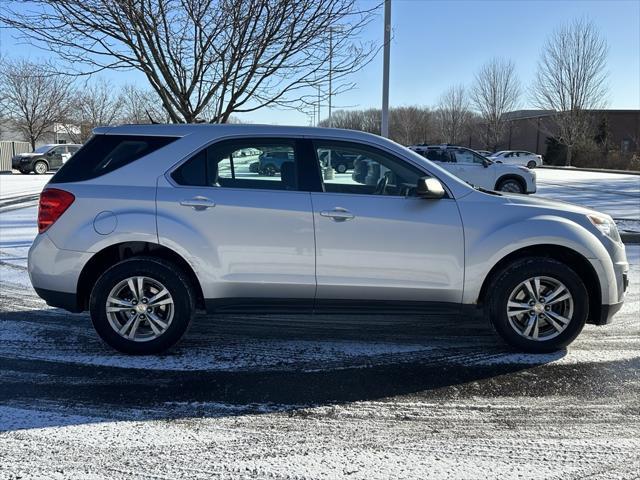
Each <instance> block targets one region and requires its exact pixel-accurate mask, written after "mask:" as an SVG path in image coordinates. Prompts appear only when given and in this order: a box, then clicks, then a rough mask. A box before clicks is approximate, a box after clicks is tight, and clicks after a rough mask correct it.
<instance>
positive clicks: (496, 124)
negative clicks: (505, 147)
mask: <svg viewBox="0 0 640 480" xmlns="http://www.w3.org/2000/svg"><path fill="white" fill-rule="evenodd" d="M470 94H471V101H472V102H473V105H474V106H475V108H476V110H477V111H478V112H479V113H480V116H481V117H482V120H483V122H484V123H485V126H486V129H485V131H484V135H483V136H484V144H485V148H488V149H492V150H493V151H496V150H497V149H498V145H499V144H500V143H501V141H502V138H503V136H504V133H505V127H506V119H505V116H504V115H505V113H507V112H510V111H513V110H515V108H516V107H517V105H518V100H519V98H520V81H519V80H518V77H517V75H516V72H515V65H514V63H513V62H512V61H509V60H502V59H499V58H494V59H492V60H490V61H489V62H487V63H485V64H484V65H483V66H482V67H481V68H480V70H479V71H478V72H477V73H476V75H475V79H474V83H473V86H472V88H471V92H470Z"/></svg>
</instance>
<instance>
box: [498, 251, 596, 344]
mask: <svg viewBox="0 0 640 480" xmlns="http://www.w3.org/2000/svg"><path fill="white" fill-rule="evenodd" d="M536 276H540V277H549V278H552V279H555V280H557V281H560V282H561V283H562V284H564V286H565V287H566V288H567V290H569V292H570V294H571V296H572V297H573V315H572V316H571V319H570V322H569V323H568V324H567V326H566V327H565V328H564V330H562V331H561V332H560V334H558V335H557V336H555V337H553V338H550V339H548V340H533V339H529V338H527V337H525V336H523V335H521V334H520V333H518V332H517V331H516V329H515V328H514V327H513V326H512V325H511V323H510V322H509V316H508V315H507V303H508V301H509V296H510V295H511V293H512V292H513V291H514V289H516V288H517V286H518V285H520V284H521V283H522V282H524V281H526V280H527V279H529V278H532V277H536ZM487 292H489V294H488V295H489V297H488V298H487V301H486V307H487V313H488V315H489V318H490V319H491V322H492V324H493V326H494V328H495V329H496V331H497V332H498V334H499V335H500V336H501V337H502V339H503V340H504V341H505V342H507V343H508V344H509V345H511V346H513V347H515V348H517V349H519V350H523V351H525V352H530V353H548V352H554V351H556V350H559V349H561V348H563V347H566V346H567V345H569V344H570V343H571V342H572V341H573V340H575V338H576V337H577V336H578V335H579V334H580V332H581V331H582V328H583V327H584V325H585V322H586V320H587V317H588V315H589V294H588V292H587V289H586V287H585V285H584V283H583V282H582V280H581V279H580V277H579V276H578V274H576V272H574V271H573V270H572V269H571V268H570V267H569V266H568V265H565V264H564V263H561V262H559V261H557V260H554V259H551V258H546V257H527V258H523V259H520V260H516V261H515V262H513V263H511V264H510V265H508V266H507V267H505V268H504V269H502V270H501V271H500V272H498V273H497V274H496V275H495V276H494V277H493V279H492V280H491V283H490V285H489V288H488V289H487ZM543 313H544V312H543ZM549 328H550V327H549Z"/></svg>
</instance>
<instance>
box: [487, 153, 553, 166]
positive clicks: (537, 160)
mask: <svg viewBox="0 0 640 480" xmlns="http://www.w3.org/2000/svg"><path fill="white" fill-rule="evenodd" d="M489 158H490V159H491V160H492V161H494V162H496V163H509V164H512V165H525V166H526V167H527V168H532V169H533V168H536V167H540V166H541V165H542V155H537V154H535V153H531V152H525V151H522V150H503V151H501V152H497V153H494V154H493V155H491V156H490V157H489Z"/></svg>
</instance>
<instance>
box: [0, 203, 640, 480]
mask: <svg viewBox="0 0 640 480" xmlns="http://www.w3.org/2000/svg"><path fill="white" fill-rule="evenodd" d="M612 208H614V207H612ZM629 211H630V212H631V213H632V214H633V209H632V208H631V207H629ZM34 222H35V208H34V207H26V208H12V209H10V210H7V211H4V212H2V213H0V478H105V479H106V478H109V479H114V478H115V479H120V478H122V479H124V478H167V479H176V478H304V479H307V478H308V479H320V478H350V479H352V478H357V479H378V478H380V479H383V478H384V479H386V478H397V479H400V478H427V477H428V478H465V479H473V478H478V479H480V478H491V477H499V478H557V479H578V478H615V479H630V478H638V477H639V474H638V472H640V457H639V456H638V454H637V452H638V449H639V447H640V246H638V245H628V246H627V249H628V250H627V251H628V256H629V260H630V263H631V271H630V281H631V285H630V288H629V290H628V292H627V298H626V303H625V306H624V308H623V310H622V311H621V312H620V313H618V314H617V315H616V317H615V321H614V323H613V324H611V325H609V326H606V327H595V326H587V327H586V328H585V330H584V332H583V333H582V335H581V336H580V337H579V338H578V339H577V340H576V342H574V343H573V344H572V345H571V346H570V347H569V349H567V350H564V351H560V352H557V353H554V354H547V355H537V356H536V355H526V354H520V353H517V352H514V351H512V350H510V349H508V348H507V347H505V346H504V345H503V344H502V343H500V341H499V340H498V339H497V337H496V336H495V335H494V334H493V332H492V331H491V329H490V328H488V327H487V326H486V325H485V324H484V323H482V322H480V323H478V322H477V321H474V320H473V319H469V318H457V319H452V320H451V321H446V322H445V321H440V322H434V321H432V320H429V319H427V318H424V317H416V316H398V317H393V316H391V317H390V316H384V317H376V316H355V317H354V316H351V317H350V316H340V317H301V316H275V317H267V316H260V315H254V316H224V317H215V318H214V317H206V316H199V317H197V318H196V321H195V324H194V326H193V328H192V329H191V330H190V331H189V333H188V334H187V336H186V338H185V339H184V340H183V342H182V343H181V344H180V346H179V348H177V349H176V350H174V351H173V352H171V353H170V354H168V355H163V356H155V357H127V356H123V355H119V354H117V353H114V352H113V351H112V350H110V349H109V348H107V347H105V346H104V345H103V344H101V343H100V341H99V340H98V338H97V336H96V334H95V333H94V332H93V329H92V327H91V323H90V320H89V317H88V315H87V314H77V315H74V314H69V313H66V312H64V311H62V310H58V309H53V308H50V307H47V306H46V305H45V304H44V302H42V301H41V300H40V299H39V298H38V297H37V296H36V295H35V292H34V291H33V290H32V289H31V287H30V285H29V281H28V277H27V274H26V254H27V250H28V247H29V245H30V243H31V239H32V238H33V235H34V234H35V223H34Z"/></svg>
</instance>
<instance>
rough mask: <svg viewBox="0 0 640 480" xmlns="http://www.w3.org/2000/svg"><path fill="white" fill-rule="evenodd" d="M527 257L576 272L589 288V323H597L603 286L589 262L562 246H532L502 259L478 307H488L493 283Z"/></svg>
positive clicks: (485, 284)
mask: <svg viewBox="0 0 640 480" xmlns="http://www.w3.org/2000/svg"><path fill="white" fill-rule="evenodd" d="M526 257H547V258H552V259H554V260H557V261H559V262H561V263H563V264H565V265H567V266H569V267H570V268H571V269H572V270H573V271H575V272H576V273H577V274H578V275H579V276H580V278H581V279H582V281H583V282H584V284H585V287H586V288H587V292H588V293H589V317H588V319H587V323H597V321H598V319H599V318H600V310H601V309H602V290H601V288H602V286H601V285H600V280H599V278H598V274H597V273H596V271H595V269H594V268H593V266H592V265H591V263H590V262H589V260H588V259H587V258H586V257H584V256H583V255H581V254H580V253H578V252H576V251H575V250H573V249H571V248H568V247H564V246H562V245H553V244H546V245H532V246H528V247H524V248H520V249H518V250H515V251H513V252H511V253H509V254H507V255H506V256H504V257H503V258H501V259H500V260H499V261H498V262H497V263H496V264H495V265H494V266H493V268H492V269H491V270H490V271H489V273H488V274H487V276H486V277H485V279H484V281H483V283H482V287H481V288H480V293H479V295H478V300H477V303H478V306H480V307H484V305H486V301H485V300H486V297H487V293H488V289H489V286H490V285H491V281H492V280H493V278H495V276H496V275H498V274H499V273H500V272H501V271H502V270H503V269H505V268H506V267H507V265H509V264H511V263H513V262H514V261H516V260H519V259H522V258H526Z"/></svg>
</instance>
